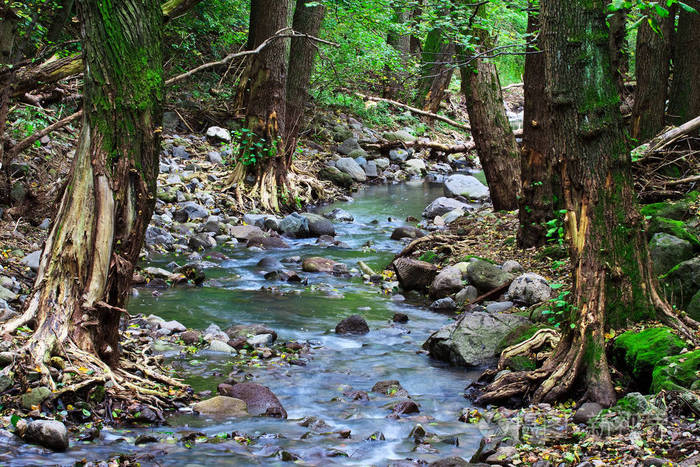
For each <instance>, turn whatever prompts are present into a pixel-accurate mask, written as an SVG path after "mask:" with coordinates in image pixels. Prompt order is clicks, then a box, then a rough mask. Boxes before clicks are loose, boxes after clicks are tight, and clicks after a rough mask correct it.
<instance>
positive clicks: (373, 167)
mask: <svg viewBox="0 0 700 467" xmlns="http://www.w3.org/2000/svg"><path fill="white" fill-rule="evenodd" d="M362 168H363V169H364V171H365V175H367V178H377V177H379V168H378V167H377V163H376V162H374V161H369V162H367V164H366V165H365V166H364V167H362Z"/></svg>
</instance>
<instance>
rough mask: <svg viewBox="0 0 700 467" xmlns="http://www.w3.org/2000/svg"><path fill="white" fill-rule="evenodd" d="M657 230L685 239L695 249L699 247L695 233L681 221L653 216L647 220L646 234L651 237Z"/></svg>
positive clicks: (699, 243)
mask: <svg viewBox="0 0 700 467" xmlns="http://www.w3.org/2000/svg"><path fill="white" fill-rule="evenodd" d="M659 232H663V233H666V234H669V235H673V236H674V237H678V238H680V239H682V240H687V241H689V242H690V243H691V244H692V245H693V247H694V248H695V249H698V248H700V240H699V239H698V237H697V235H695V234H694V233H692V232H690V231H689V230H688V229H687V228H686V226H685V224H684V223H683V222H681V221H677V220H673V219H667V218H665V217H654V218H652V219H651V220H650V221H649V224H648V226H647V236H648V237H651V236H652V235H654V234H657V233H659Z"/></svg>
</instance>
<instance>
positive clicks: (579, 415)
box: [573, 402, 603, 424]
mask: <svg viewBox="0 0 700 467" xmlns="http://www.w3.org/2000/svg"><path fill="white" fill-rule="evenodd" d="M601 410H603V406H602V405H600V404H598V403H597V402H584V403H583V404H581V407H579V408H578V409H576V412H575V413H574V417H573V420H574V423H583V424H586V423H588V420H590V419H591V418H593V417H595V416H596V415H598V413H600V411H601Z"/></svg>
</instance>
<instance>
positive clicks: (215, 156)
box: [207, 151, 224, 165]
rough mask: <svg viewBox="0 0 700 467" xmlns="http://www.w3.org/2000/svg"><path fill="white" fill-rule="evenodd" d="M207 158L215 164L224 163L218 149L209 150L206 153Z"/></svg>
mask: <svg viewBox="0 0 700 467" xmlns="http://www.w3.org/2000/svg"><path fill="white" fill-rule="evenodd" d="M207 160H208V161H209V162H211V163H212V164H215V165H224V160H223V159H222V157H221V153H220V152H218V151H209V152H208V153H207Z"/></svg>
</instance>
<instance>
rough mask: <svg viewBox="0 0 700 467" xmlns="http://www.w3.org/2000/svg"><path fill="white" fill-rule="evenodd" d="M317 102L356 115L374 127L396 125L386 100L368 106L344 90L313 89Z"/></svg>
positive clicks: (312, 92)
mask: <svg viewBox="0 0 700 467" xmlns="http://www.w3.org/2000/svg"><path fill="white" fill-rule="evenodd" d="M311 94H312V96H314V98H315V99H316V102H317V103H318V104H320V105H322V106H324V107H328V108H331V109H336V110H339V111H342V112H347V113H350V114H352V115H356V116H357V117H358V118H360V119H362V121H363V122H364V123H365V124H366V125H368V126H372V127H391V126H394V118H393V116H392V112H391V108H390V107H389V105H388V104H387V103H385V102H379V103H377V105H370V106H366V105H365V102H364V101H363V100H362V99H360V98H359V97H357V96H354V95H349V94H346V93H343V92H329V91H323V90H313V89H312V90H311Z"/></svg>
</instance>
